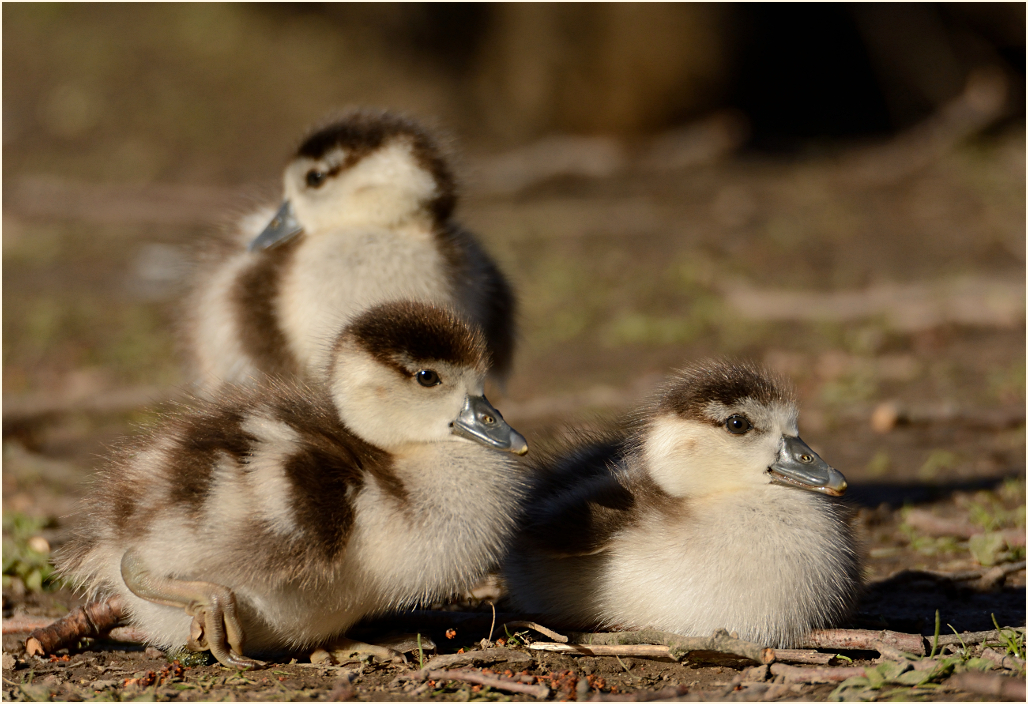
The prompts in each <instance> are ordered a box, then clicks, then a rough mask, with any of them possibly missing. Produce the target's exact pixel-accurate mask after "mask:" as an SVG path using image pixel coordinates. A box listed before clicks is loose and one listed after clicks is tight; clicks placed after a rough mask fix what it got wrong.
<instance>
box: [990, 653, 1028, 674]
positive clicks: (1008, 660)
mask: <svg viewBox="0 0 1028 704" xmlns="http://www.w3.org/2000/svg"><path fill="white" fill-rule="evenodd" d="M982 657H983V658H984V659H986V660H989V661H990V662H994V663H996V664H997V665H999V666H1000V667H1002V668H1004V669H1006V670H1023V669H1024V660H1022V659H1021V658H1016V657H1014V656H1013V655H1001V654H999V653H997V652H996V651H995V650H991V649H990V648H984V649H983V650H982Z"/></svg>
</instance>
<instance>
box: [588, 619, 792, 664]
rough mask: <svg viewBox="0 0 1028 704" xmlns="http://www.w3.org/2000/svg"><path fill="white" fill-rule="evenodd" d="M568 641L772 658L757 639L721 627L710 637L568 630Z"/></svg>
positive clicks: (772, 653) (679, 653) (674, 652)
mask: <svg viewBox="0 0 1028 704" xmlns="http://www.w3.org/2000/svg"><path fill="white" fill-rule="evenodd" d="M569 639H570V641H571V643H574V644H576V645H584V646H587V647H592V646H594V645H666V646H668V653H669V655H668V657H672V658H674V659H676V660H679V659H681V658H682V657H684V656H685V655H687V654H689V653H691V652H693V651H696V650H706V651H712V652H715V653H731V654H732V655H738V656H740V657H744V658H749V659H750V660H754V661H756V662H759V663H763V664H765V665H766V664H768V663H771V662H774V659H775V651H774V649H772V648H764V647H762V646H760V645H757V644H756V643H750V642H749V641H745V640H742V639H740V638H736V637H735V636H732V635H729V633H728V631H726V630H724V629H723V628H721V629H718V630H716V631H714V635H712V636H710V637H709V638H695V637H693V638H689V637H685V636H680V635H677V634H675V633H666V632H664V631H657V630H653V629H648V628H646V629H643V630H641V631H623V632H618V633H570V634H569Z"/></svg>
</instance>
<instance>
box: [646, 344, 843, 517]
mask: <svg viewBox="0 0 1028 704" xmlns="http://www.w3.org/2000/svg"><path fill="white" fill-rule="evenodd" d="M797 416H798V412H797V409H796V402H795V400H794V398H793V395H792V392H791V390H790V389H789V388H788V386H786V385H785V384H784V383H783V382H782V381H781V380H779V379H777V378H775V377H774V376H773V375H772V374H770V373H769V372H767V371H766V370H763V369H761V368H759V367H756V366H753V365H749V364H738V363H726V362H708V363H704V364H700V365H696V366H693V367H690V368H687V369H684V370H681V371H679V372H678V373H677V374H676V375H675V376H674V377H673V378H672V379H671V381H670V382H669V383H668V384H667V385H666V386H665V388H664V390H663V392H662V393H661V395H660V397H659V399H658V401H657V403H656V408H655V409H654V410H653V412H652V415H651V417H650V418H649V419H648V420H647V421H646V424H645V426H644V429H643V431H642V436H641V443H640V445H641V447H640V449H641V452H642V453H643V457H644V459H645V461H646V465H647V467H648V468H649V472H650V474H651V476H652V477H653V479H654V480H655V481H656V482H657V483H658V485H660V487H661V488H662V489H664V490H665V491H666V492H667V493H669V494H671V495H672V496H678V497H691V498H696V499H701V498H703V497H709V496H712V495H715V494H720V493H723V492H732V491H743V490H747V489H753V488H756V487H762V486H763V487H766V486H767V485H779V486H781V487H783V488H784V487H788V488H789V489H790V490H794V489H805V490H808V491H814V492H820V493H823V494H828V495H830V496H840V495H842V494H843V493H844V492H845V491H846V487H847V485H846V479H845V477H843V475H842V474H841V473H840V472H839V471H838V470H836V469H834V468H832V467H830V466H829V465H828V464H827V463H826V462H825V461H824V460H822V459H821V458H820V457H819V456H818V455H817V453H816V452H814V451H813V450H811V449H810V447H809V446H808V445H807V444H806V443H805V442H803V440H801V439H800V437H799V431H798V428H797Z"/></svg>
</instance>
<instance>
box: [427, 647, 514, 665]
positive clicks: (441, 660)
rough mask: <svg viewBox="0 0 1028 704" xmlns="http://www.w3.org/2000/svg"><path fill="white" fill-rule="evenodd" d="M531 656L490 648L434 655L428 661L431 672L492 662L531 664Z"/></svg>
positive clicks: (509, 650)
mask: <svg viewBox="0 0 1028 704" xmlns="http://www.w3.org/2000/svg"><path fill="white" fill-rule="evenodd" d="M531 661H532V656H531V655H529V654H528V653H526V652H524V651H521V650H511V649H509V648H490V649H489V650H472V651H470V652H467V653H454V654H452V655H436V656H434V657H433V658H432V659H431V660H429V661H428V666H429V667H431V668H432V669H433V670H440V669H442V668H444V667H453V666H454V665H472V664H475V665H477V664H489V663H494V662H531Z"/></svg>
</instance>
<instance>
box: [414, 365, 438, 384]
mask: <svg viewBox="0 0 1028 704" xmlns="http://www.w3.org/2000/svg"><path fill="white" fill-rule="evenodd" d="M415 376H417V378H418V383H419V384H421V385H422V386H438V385H439V384H441V383H443V382H442V379H440V378H439V375H438V374H436V373H435V372H434V371H432V370H431V369H422V370H421V371H420V372H418V373H417V374H416V375H415Z"/></svg>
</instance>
